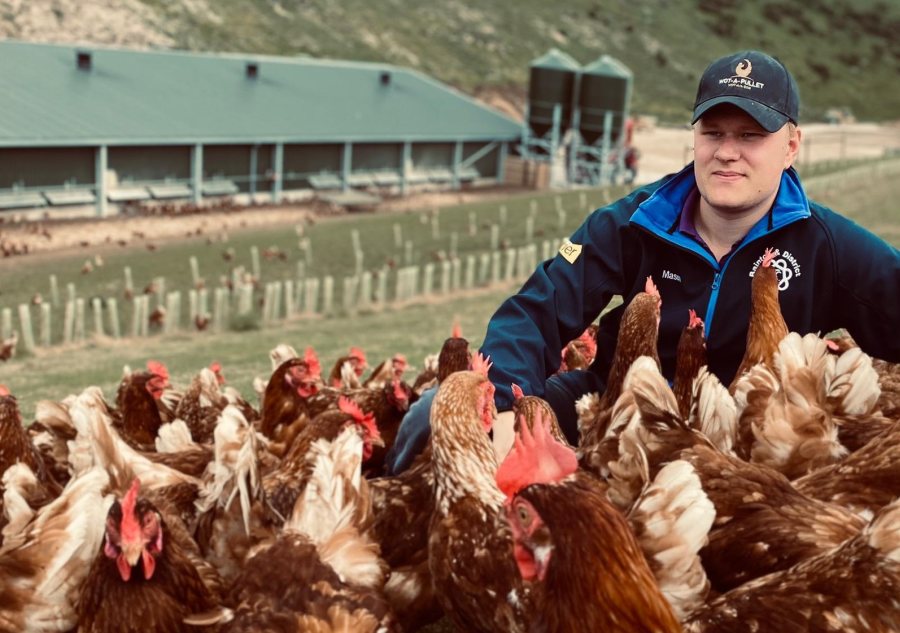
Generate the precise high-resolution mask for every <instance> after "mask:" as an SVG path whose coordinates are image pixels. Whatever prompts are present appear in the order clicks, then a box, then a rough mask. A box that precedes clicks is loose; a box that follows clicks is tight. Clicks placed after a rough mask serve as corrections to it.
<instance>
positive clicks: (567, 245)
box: [559, 240, 581, 264]
mask: <svg viewBox="0 0 900 633" xmlns="http://www.w3.org/2000/svg"><path fill="white" fill-rule="evenodd" d="M559 254H560V255H562V256H563V257H565V259H566V261H567V262H569V263H570V264H574V263H575V260H576V259H578V256H579V255H581V244H575V243H573V242H570V241H569V240H566V241H564V242H563V245H562V246H560V247H559Z"/></svg>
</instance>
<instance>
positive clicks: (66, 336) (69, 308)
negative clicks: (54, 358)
mask: <svg viewBox="0 0 900 633" xmlns="http://www.w3.org/2000/svg"><path fill="white" fill-rule="evenodd" d="M74 332H75V302H74V301H66V307H65V309H64V312H63V344H69V343H71V342H72V338H73V334H74Z"/></svg>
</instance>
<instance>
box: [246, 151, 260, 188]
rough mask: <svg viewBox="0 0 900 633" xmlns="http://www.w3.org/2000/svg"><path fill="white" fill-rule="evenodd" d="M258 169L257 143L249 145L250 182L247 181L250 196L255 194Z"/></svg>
mask: <svg viewBox="0 0 900 633" xmlns="http://www.w3.org/2000/svg"><path fill="white" fill-rule="evenodd" d="M257 169H259V145H255V144H254V145H251V146H250V174H249V176H250V182H249V183H248V187H249V193H250V198H251V199H252V198H253V197H254V196H255V195H256V171H257Z"/></svg>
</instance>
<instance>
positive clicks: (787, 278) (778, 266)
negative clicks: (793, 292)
mask: <svg viewBox="0 0 900 633" xmlns="http://www.w3.org/2000/svg"><path fill="white" fill-rule="evenodd" d="M761 264H762V257H759V258H758V259H757V260H756V261H755V262H753V268H751V269H750V277H752V276H753V275H754V273H756V269H757V268H759V267H760V265H761ZM772 268H774V269H775V272H776V273H777V275H778V289H779V290H787V288H788V286H789V285H791V279H794V278H795V277H799V276H800V275H801V273H800V262H798V261H797V258H796V257H794V255H793V253H791V252H790V251H784V252H781V251H780V250H778V249H775V259H773V260H772Z"/></svg>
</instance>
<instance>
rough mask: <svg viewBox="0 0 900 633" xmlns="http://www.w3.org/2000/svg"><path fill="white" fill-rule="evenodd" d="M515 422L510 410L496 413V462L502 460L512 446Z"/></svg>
mask: <svg viewBox="0 0 900 633" xmlns="http://www.w3.org/2000/svg"><path fill="white" fill-rule="evenodd" d="M515 424H516V414H515V413H513V412H512V411H503V412H501V413H498V414H497V419H496V420H494V426H493V434H494V453H495V454H496V455H497V463H500V462H502V461H503V460H504V458H506V454H507V453H509V451H510V449H511V448H512V445H513V441H514V440H515V439H516V434H515V432H514V431H513V429H515Z"/></svg>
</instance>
